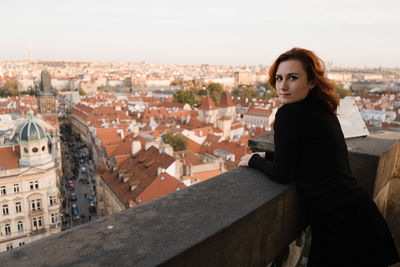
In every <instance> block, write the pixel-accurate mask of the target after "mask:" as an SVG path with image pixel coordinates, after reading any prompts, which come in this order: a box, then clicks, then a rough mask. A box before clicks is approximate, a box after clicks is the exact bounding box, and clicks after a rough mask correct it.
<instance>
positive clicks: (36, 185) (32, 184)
mask: <svg viewBox="0 0 400 267" xmlns="http://www.w3.org/2000/svg"><path fill="white" fill-rule="evenodd" d="M29 189H30V190H35V189H39V181H34V182H29Z"/></svg>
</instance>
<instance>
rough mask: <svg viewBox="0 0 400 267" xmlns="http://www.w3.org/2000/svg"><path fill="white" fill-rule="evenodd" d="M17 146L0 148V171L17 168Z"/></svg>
mask: <svg viewBox="0 0 400 267" xmlns="http://www.w3.org/2000/svg"><path fill="white" fill-rule="evenodd" d="M18 161H19V145H14V146H9V147H0V170H7V169H15V168H18Z"/></svg>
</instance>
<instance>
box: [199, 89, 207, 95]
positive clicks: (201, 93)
mask: <svg viewBox="0 0 400 267" xmlns="http://www.w3.org/2000/svg"><path fill="white" fill-rule="evenodd" d="M197 95H199V96H205V95H207V90H206V89H199V90H197Z"/></svg>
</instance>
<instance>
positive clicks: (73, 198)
mask: <svg viewBox="0 0 400 267" xmlns="http://www.w3.org/2000/svg"><path fill="white" fill-rule="evenodd" d="M77 200H78V198H77V197H76V193H75V192H74V193H71V201H77Z"/></svg>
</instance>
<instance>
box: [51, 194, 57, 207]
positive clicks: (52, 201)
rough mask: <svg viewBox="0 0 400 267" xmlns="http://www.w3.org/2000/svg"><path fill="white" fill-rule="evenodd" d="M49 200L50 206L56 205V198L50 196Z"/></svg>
mask: <svg viewBox="0 0 400 267" xmlns="http://www.w3.org/2000/svg"><path fill="white" fill-rule="evenodd" d="M49 200H50V206H53V205H55V204H57V198H56V196H50V197H49Z"/></svg>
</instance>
